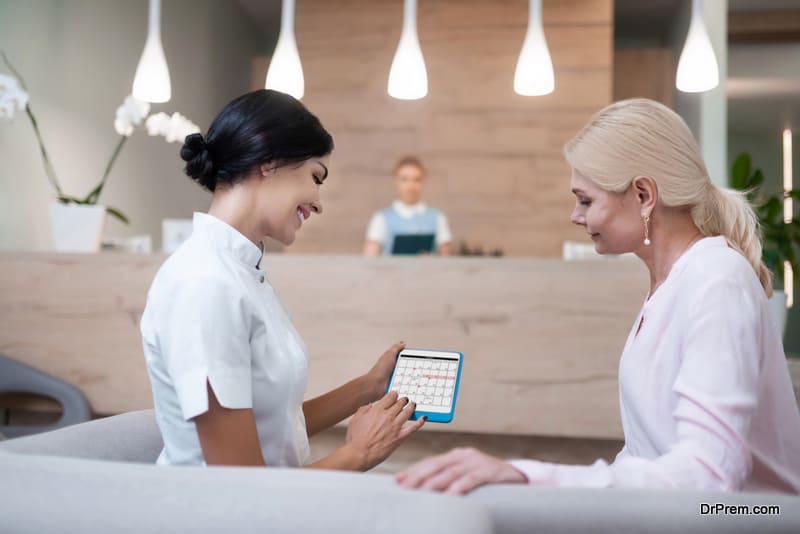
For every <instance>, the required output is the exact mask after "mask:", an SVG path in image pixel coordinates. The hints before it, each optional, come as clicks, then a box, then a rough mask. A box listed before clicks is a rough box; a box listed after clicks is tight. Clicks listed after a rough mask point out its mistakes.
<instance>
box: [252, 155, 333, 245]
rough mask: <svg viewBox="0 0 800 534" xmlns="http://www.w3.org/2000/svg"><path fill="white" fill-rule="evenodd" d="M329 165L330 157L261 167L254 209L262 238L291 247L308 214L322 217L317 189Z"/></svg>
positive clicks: (326, 173)
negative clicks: (257, 214)
mask: <svg viewBox="0 0 800 534" xmlns="http://www.w3.org/2000/svg"><path fill="white" fill-rule="evenodd" d="M329 164H330V155H326V156H322V157H314V158H311V159H309V160H306V161H304V162H302V163H290V164H287V165H282V166H278V167H274V166H271V165H269V164H265V165H262V167H261V171H262V172H261V177H260V180H261V185H260V187H259V193H258V195H259V198H258V202H257V205H258V206H259V207H258V211H259V212H260V213H261V214H262V217H261V228H262V233H263V235H267V236H269V237H272V238H273V239H276V240H278V241H280V242H281V243H283V244H284V245H287V246H288V245H291V244H292V243H293V242H294V240H295V237H296V235H297V232H298V230H300V228H302V226H303V223H305V221H307V220H308V219H309V217H311V214H312V213H316V214H322V202H321V200H320V196H319V189H320V186H321V185H322V183H323V182H324V181H325V179H326V178H327V177H328V166H329Z"/></svg>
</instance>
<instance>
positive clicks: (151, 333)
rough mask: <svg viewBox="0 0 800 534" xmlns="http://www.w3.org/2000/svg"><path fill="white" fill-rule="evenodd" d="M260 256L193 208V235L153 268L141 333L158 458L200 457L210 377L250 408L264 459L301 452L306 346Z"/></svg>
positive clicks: (285, 461)
mask: <svg viewBox="0 0 800 534" xmlns="http://www.w3.org/2000/svg"><path fill="white" fill-rule="evenodd" d="M260 259H261V250H260V249H259V247H257V246H256V245H255V244H253V242H251V241H250V240H249V239H247V238H246V237H245V236H244V235H242V234H241V233H239V232H238V231H237V230H236V229H234V228H233V227H231V226H229V225H227V224H226V223H224V222H222V221H220V220H219V219H217V218H215V217H213V216H211V215H207V214H204V213H195V214H194V221H193V233H192V235H191V237H190V238H189V239H188V240H186V242H184V243H183V244H182V245H181V246H180V247H179V248H178V250H176V251H175V253H173V254H172V256H170V257H169V258H168V259H167V261H166V262H164V264H163V265H162V266H161V269H160V270H159V271H158V274H156V277H155V280H154V281H153V285H152V286H151V287H150V291H149V293H148V295H147V306H146V307H145V310H144V314H143V316H142V321H141V332H142V342H143V346H144V355H145V360H146V362H147V371H148V374H149V376H150V382H151V385H152V390H153V400H154V402H155V414H156V420H157V421H158V425H159V428H160V429H161V434H162V436H163V438H164V449H163V451H162V452H161V455H160V456H159V458H158V463H159V464H170V465H191V464H204V463H205V461H204V458H203V451H202V449H201V447H200V441H199V439H198V436H197V429H196V427H195V423H194V421H193V418H194V417H196V416H198V415H200V414H202V413H204V412H206V411H207V410H208V393H207V389H206V384H207V383H208V384H210V385H211V388H212V390H213V391H214V394H215V395H216V397H217V399H218V400H219V403H220V404H221V405H222V406H224V407H225V408H231V409H239V408H252V410H253V414H254V416H255V420H256V426H257V429H258V436H259V441H260V443H261V451H262V454H263V457H264V461H265V462H266V463H267V465H271V466H300V465H302V464H303V463H305V462H306V461H307V459H308V456H309V446H308V434H307V432H306V426H305V418H304V416H303V397H304V395H305V390H306V382H307V371H308V364H307V361H308V360H307V355H306V350H305V346H304V345H303V342H302V340H301V339H300V336H299V335H298V334H297V332H296V330H295V329H294V326H293V325H292V323H291V321H290V319H289V317H288V315H287V313H286V311H285V309H284V308H283V305H282V304H281V302H280V300H279V299H278V297H277V295H276V294H275V291H274V289H273V288H272V286H271V285H270V283H269V281H268V280H267V276H266V273H265V272H264V271H263V270H262V269H260V268H259V267H258V266H257V265H258V264H259V261H260ZM231 439H232V440H235V439H236V436H231Z"/></svg>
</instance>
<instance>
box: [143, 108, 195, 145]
mask: <svg viewBox="0 0 800 534" xmlns="http://www.w3.org/2000/svg"><path fill="white" fill-rule="evenodd" d="M145 126H146V127H147V133H148V134H149V135H161V136H164V138H166V140H167V142H168V143H175V142H180V143H183V141H184V140H185V139H186V136H187V135H189V134H193V133H198V132H199V131H200V128H199V127H198V126H197V125H196V124H195V123H193V122H192V121H190V120H189V119H187V118H186V117H184V116H183V115H181V114H180V113H178V112H175V113H173V114H172V116H169V115H167V114H166V113H163V112H161V113H154V114H153V115H150V116H149V117H148V118H147V121H146V122H145Z"/></svg>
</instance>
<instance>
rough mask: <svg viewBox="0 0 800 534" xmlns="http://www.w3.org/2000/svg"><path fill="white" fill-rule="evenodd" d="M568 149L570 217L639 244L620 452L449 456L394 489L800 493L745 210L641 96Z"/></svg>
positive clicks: (405, 475)
mask: <svg viewBox="0 0 800 534" xmlns="http://www.w3.org/2000/svg"><path fill="white" fill-rule="evenodd" d="M564 153H565V155H566V159H567V161H568V162H569V164H570V166H571V167H572V176H571V189H572V193H573V194H574V195H575V197H576V205H575V209H574V210H573V212H572V222H573V223H575V224H577V225H579V226H582V227H583V228H584V229H585V230H586V232H587V233H588V234H589V235H590V236H591V238H592V240H593V241H594V243H595V248H596V250H597V251H598V252H600V253H601V254H619V253H624V252H633V253H634V254H636V255H637V256H638V257H639V258H640V259H641V260H642V261H643V262H644V263H645V265H647V268H648V270H649V271H650V291H649V293H648V295H647V298H646V299H645V302H644V305H643V306H642V309H641V311H640V312H639V315H638V316H637V317H636V320H635V321H634V324H633V327H632V329H631V332H630V335H629V336H628V340H627V342H626V344H625V348H624V350H623V353H622V359H621V361H620V367H619V394H620V405H621V414H622V424H623V429H624V433H625V446H624V447H623V448H622V450H621V451H620V452H619V454H618V455H617V457H616V459H615V460H614V462H613V463H612V464H610V465H609V464H607V463H606V462H604V461H602V460H598V461H596V462H595V463H594V464H592V465H588V466H577V465H559V464H552V463H544V462H539V461H535V460H518V461H513V462H509V463H506V462H504V461H501V460H498V459H496V458H492V457H490V456H488V455H485V454H483V453H481V452H478V451H476V450H472V449H457V450H454V451H451V452H449V453H447V454H444V455H440V456H436V457H433V458H430V459H427V460H424V461H422V462H420V463H418V464H416V465H414V466H412V467H410V468H408V469H406V470H405V471H403V472H401V473H399V474H398V475H397V480H398V482H399V483H400V484H402V485H404V486H407V487H412V488H423V489H430V490H438V491H446V492H448V493H466V492H469V491H471V490H472V489H474V488H476V487H478V486H480V485H483V484H490V483H502V482H505V483H508V482H520V483H530V484H542V485H553V486H583V487H611V486H618V487H626V486H627V487H667V488H692V489H706V490H722V491H775V492H789V493H797V492H799V491H800V415H798V408H797V404H796V401H795V397H794V393H793V391H792V385H791V382H790V379H789V374H788V371H787V366H786V359H785V355H784V352H783V347H782V344H781V336H780V334H779V332H778V329H777V327H776V326H775V324H774V323H773V321H772V319H771V317H770V312H769V310H768V306H767V297H768V296H769V295H770V294H771V293H772V286H771V276H770V273H769V271H768V270H767V269H766V267H765V266H764V264H763V263H762V262H761V243H760V240H759V235H758V228H757V224H756V219H755V217H754V215H753V212H752V210H751V208H750V206H749V205H748V204H747V202H746V201H745V200H744V198H742V196H741V195H739V194H737V193H734V192H732V191H729V190H727V189H723V188H720V187H718V186H717V185H715V184H714V183H713V182H712V181H711V179H710V178H709V176H708V171H707V170H706V167H705V165H704V163H703V160H702V158H701V156H700V149H699V147H698V145H697V143H696V141H695V140H694V138H693V137H692V134H691V132H690V131H689V128H688V127H687V126H686V124H685V123H684V121H683V120H682V119H681V118H680V117H679V116H678V115H677V114H676V113H675V112H673V111H672V110H670V109H668V108H667V107H665V106H663V105H661V104H658V103H656V102H653V101H650V100H644V99H636V100H626V101H622V102H617V103H615V104H612V105H610V106H608V107H607V108H605V109H603V110H601V111H600V112H598V113H597V114H596V115H595V116H594V117H592V119H591V120H590V121H589V124H588V125H586V126H585V127H584V128H583V130H581V131H580V132H579V133H578V135H577V136H575V138H574V139H573V140H571V141H570V142H569V143H567V145H566V147H565V150H564Z"/></svg>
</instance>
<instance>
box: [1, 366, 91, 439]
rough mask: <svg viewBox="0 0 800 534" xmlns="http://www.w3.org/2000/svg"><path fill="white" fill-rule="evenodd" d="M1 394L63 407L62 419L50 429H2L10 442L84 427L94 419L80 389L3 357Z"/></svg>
mask: <svg viewBox="0 0 800 534" xmlns="http://www.w3.org/2000/svg"><path fill="white" fill-rule="evenodd" d="M0 393H34V394H38V395H44V396H46V397H50V398H53V399H55V400H57V401H58V402H59V403H60V404H61V406H62V407H63V413H62V415H61V418H60V419H59V420H58V421H57V422H55V423H53V424H49V425H7V426H0V433H2V434H3V435H5V436H6V437H9V438H14V437H18V436H25V435H28V434H37V433H39V432H46V431H48V430H55V429H57V428H61V427H65V426H69V425H74V424H75V423H83V422H84V421H88V420H90V419H91V418H92V411H91V408H90V407H89V401H87V400H86V397H84V396H83V393H81V392H80V390H79V389H78V388H76V387H75V386H73V385H71V384H67V383H66V382H63V381H61V380H59V379H57V378H55V377H53V376H50V375H48V374H47V373H43V372H42V371H39V370H37V369H34V368H33V367H30V366H28V365H25V364H24V363H21V362H18V361H16V360H12V359H11V358H8V357H6V356H3V355H2V354H0Z"/></svg>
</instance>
